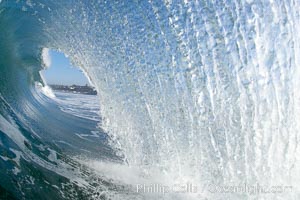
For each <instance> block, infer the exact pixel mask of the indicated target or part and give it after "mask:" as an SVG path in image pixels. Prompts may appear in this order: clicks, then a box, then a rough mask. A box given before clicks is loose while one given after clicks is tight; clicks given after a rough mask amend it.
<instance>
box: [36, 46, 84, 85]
mask: <svg viewBox="0 0 300 200" xmlns="http://www.w3.org/2000/svg"><path fill="white" fill-rule="evenodd" d="M45 53H46V55H44V52H43V59H44V62H45V64H46V65H47V66H48V68H47V69H46V70H43V71H42V72H41V73H42V75H43V77H44V78H45V79H46V82H47V84H60V85H73V84H75V85H85V84H89V83H88V80H87V78H86V77H85V75H84V74H83V73H82V71H81V70H80V69H79V68H78V67H74V66H72V64H71V63H70V60H69V59H68V58H67V57H66V56H65V55H64V54H63V53H61V52H58V51H54V50H47V51H46V52H45ZM45 60H46V61H45Z"/></svg>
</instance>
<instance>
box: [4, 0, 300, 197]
mask: <svg viewBox="0 0 300 200" xmlns="http://www.w3.org/2000/svg"><path fill="white" fill-rule="evenodd" d="M299 12H300V2H299V1H298V0H294V1H293V0H287V1H281V0H270V1H269V0H262V1H260V0H243V1H229V0H227V1H226V0H224V1H217V0H211V1H206V0H194V1H168V0H165V1H161V0H155V1H154V0H153V1H152V0H149V1H138V0H132V1H96V0H91V1H79V0H78V1H74V0H66V1H63V2H58V1H53V0H50V1H49V0H47V1H46V0H39V1H38V0H31V1H13V0H11V1H5V0H3V1H2V2H1V3H0V27H1V30H3V31H1V32H0V73H1V76H0V81H1V84H0V97H1V105H2V104H3V105H4V102H6V103H5V105H9V107H10V108H11V109H13V112H15V113H17V115H18V116H19V117H20V118H21V119H23V118H24V120H23V121H22V122H23V123H24V124H25V125H24V126H25V127H27V128H28V127H32V128H31V129H32V130H30V129H29V128H28V129H29V135H30V134H33V133H32V132H31V131H33V130H35V132H36V134H37V135H39V137H40V140H41V141H44V140H45V141H48V140H50V139H51V138H52V137H53V139H55V137H56V134H52V135H50V136H49V135H48V136H45V134H43V133H44V132H47V131H49V129H50V127H51V126H52V124H50V122H48V123H47V122H46V123H45V122H44V121H42V120H41V118H38V117H37V116H47V113H48V112H50V114H51V111H49V109H48V108H49V106H51V105H53V102H52V103H49V102H48V100H45V99H44V98H37V96H36V90H35V89H34V88H33V87H32V86H33V85H34V82H35V81H39V82H42V81H41V78H40V76H39V71H40V70H41V69H42V68H43V67H44V65H45V64H46V63H45V61H43V60H42V56H41V54H42V50H43V49H44V48H49V49H56V50H58V51H60V52H63V53H65V54H66V55H68V56H69V58H70V60H71V61H72V62H73V64H74V65H75V66H80V67H81V68H82V70H83V71H84V72H85V73H86V74H87V76H88V77H89V79H90V80H91V81H92V83H93V84H94V85H95V87H96V89H97V92H98V94H99V101H100V111H99V113H100V116H101V120H100V122H99V124H98V128H99V127H100V128H101V131H102V129H103V132H105V133H106V134H108V137H107V144H106V143H105V144H106V145H108V147H107V148H108V149H109V150H108V149H107V151H106V150H105V152H106V154H105V155H107V156H103V157H104V158H102V159H95V158H94V157H93V158H89V157H88V158H85V159H83V160H84V161H82V159H76V161H78V162H79V163H82V162H83V163H84V165H86V166H87V167H88V168H89V169H90V170H92V171H93V173H95V174H97V175H99V176H100V177H101V178H103V179H104V180H109V181H108V182H109V183H110V184H108V186H107V190H105V191H106V192H105V195H106V197H107V198H108V197H109V198H111V199H126V198H127V199H192V198H195V199H199V198H200V199H201V198H203V199H205V198H207V199H230V200H231V199H295V200H296V199H299V197H300V196H299V195H300V193H299V189H298V188H297V187H298V185H299V183H300V174H299V173H300V165H299V164H300V162H299V159H298V158H297V155H300V149H299V146H298V142H299V128H300V127H299V123H298V121H299V120H300V93H299V91H298V90H299V88H300V83H299V80H300V79H299V78H300V73H299V66H300V57H299V55H300V54H299V53H300V51H299V50H300V38H299V34H298V33H299V32H300V30H299V29H300V28H299V27H300V17H299V16H300V15H299ZM3 110H4V109H2V110H0V111H1V112H0V114H1V115H0V117H1V118H0V122H3V120H4V119H2V118H6V119H7V118H9V117H8V116H9V115H11V114H7V112H4V111H3ZM68 114H70V115H72V113H68ZM55 115H61V114H59V113H58V112H57V113H56V114H55ZM48 116H52V115H48ZM73 117H74V116H73V115H72V116H71V117H70V118H68V120H69V123H68V128H67V130H69V132H70V133H72V132H75V130H76V129H74V128H71V126H72V121H73V123H74V118H73ZM61 119H63V118H61ZM90 120H91V119H90ZM28 121H29V122H31V123H30V125H28V124H27V123H29V122H28ZM91 121H93V122H95V121H94V120H91ZM75 122H77V121H75ZM5 123H6V122H5ZM9 123H11V124H12V122H9ZM52 123H56V122H52ZM62 123H63V121H62ZM84 123H85V122H82V128H83V129H85V128H87V129H88V130H89V128H90V126H85V125H84ZM89 123H92V122H90V121H89ZM74 124H76V123H74ZM77 124H79V123H77ZM20 126H21V127H22V125H19V128H20ZM36 127H39V128H38V129H37V128H36ZM69 127H70V128H69ZM0 128H1V129H0V130H1V132H3V133H4V134H6V133H7V132H9V131H8V129H7V128H6V126H4V125H3V124H1V123H0ZM10 130H11V129H10ZM52 131H54V132H55V130H52ZM20 134H21V133H20ZM6 135H7V134H6ZM68 138H69V136H68V137H65V138H64V142H66V143H68V142H69V141H68V140H69V139H68ZM0 144H1V143H0ZM75 144H76V145H79V146H78V147H79V148H80V145H81V144H80V142H78V143H76V142H75ZM101 145H102V144H101V143H99V146H101ZM8 148H9V147H8ZM97 148H98V147H97ZM92 149H93V147H92ZM103 151H104V150H103ZM66 152H68V151H67V150H66ZM97 152H99V154H100V155H102V151H97ZM112 152H114V153H112ZM115 154H116V155H115ZM66 155H67V156H68V155H69V153H66ZM72 156H73V155H72ZM110 157H114V159H109V158H110ZM115 157H118V159H117V158H115ZM1 162H2V161H1ZM75 168H76V167H75ZM51 170H52V171H53V172H56V168H55V167H53V168H52V169H51ZM51 170H50V171H51ZM1 176H5V175H4V174H1ZM76 176H77V175H75V177H76ZM72 177H74V176H73V175H72ZM79 177H80V178H79ZM77 178H78V179H81V178H82V176H81V175H78V177H77ZM83 179H85V178H83ZM85 181H86V185H88V184H89V178H86V180H85ZM0 183H1V186H2V187H4V186H3V183H2V182H0ZM186 183H191V184H193V185H197V186H198V188H205V187H207V186H208V185H211V184H213V185H215V186H230V185H231V186H238V185H242V184H247V185H249V186H252V185H257V184H259V185H261V186H268V187H269V186H292V191H291V192H276V193H268V194H264V193H258V194H249V193H247V192H240V193H236V192H227V193H222V192H211V191H210V190H209V189H205V190H204V191H203V192H197V193H181V194H178V193H168V194H161V193H159V192H158V193H155V192H154V193H151V192H139V193H136V192H135V190H136V187H137V185H143V184H146V185H151V184H160V185H162V186H172V185H174V184H186ZM75 185H76V183H75ZM102 186H103V185H102ZM122 186H124V187H125V188H126V187H127V186H129V187H131V188H133V189H132V190H129V191H130V192H128V191H127V190H126V189H124V188H123V187H122ZM88 188H89V187H88ZM95 188H96V189H95ZM100 188H101V189H99V188H98V187H94V188H93V187H92V189H91V190H93V191H94V190H99V191H103V188H102V187H100ZM91 193H93V192H91ZM87 196H88V197H87V198H93V196H92V195H91V196H89V195H87ZM64 198H66V197H62V199H64ZM103 198H104V197H103Z"/></svg>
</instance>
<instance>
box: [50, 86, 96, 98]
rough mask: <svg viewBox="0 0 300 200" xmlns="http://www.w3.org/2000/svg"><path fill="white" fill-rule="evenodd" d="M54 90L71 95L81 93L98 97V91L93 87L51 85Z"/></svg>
mask: <svg viewBox="0 0 300 200" xmlns="http://www.w3.org/2000/svg"><path fill="white" fill-rule="evenodd" d="M49 86H50V87H51V89H52V90H54V91H62V92H69V93H77V94H78V93H79V94H86V95H97V91H96V90H95V88H94V87H92V86H88V85H85V86H80V85H70V86H68V85H56V84H51V85H49Z"/></svg>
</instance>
